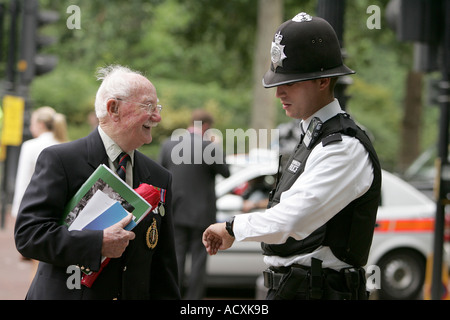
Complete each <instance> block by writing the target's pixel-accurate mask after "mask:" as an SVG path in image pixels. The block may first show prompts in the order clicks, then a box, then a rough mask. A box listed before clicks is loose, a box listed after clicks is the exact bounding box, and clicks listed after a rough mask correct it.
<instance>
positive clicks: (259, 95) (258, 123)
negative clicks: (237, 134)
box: [251, 0, 283, 141]
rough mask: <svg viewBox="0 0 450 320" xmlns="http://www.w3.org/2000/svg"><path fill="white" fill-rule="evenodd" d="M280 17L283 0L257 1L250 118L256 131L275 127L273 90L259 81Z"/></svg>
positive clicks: (268, 57)
mask: <svg viewBox="0 0 450 320" xmlns="http://www.w3.org/2000/svg"><path fill="white" fill-rule="evenodd" d="M282 17H283V0H258V21H257V29H256V45H255V51H254V59H253V104H252V116H251V127H252V128H254V129H256V130H258V129H271V128H274V127H275V117H274V115H275V106H274V89H266V88H264V87H263V86H262V84H261V79H262V77H263V76H264V73H265V72H266V71H267V68H269V66H270V54H269V53H270V43H271V40H272V38H273V35H274V32H275V30H276V29H277V28H278V26H279V25H280V24H281V22H282ZM269 141H270V140H269Z"/></svg>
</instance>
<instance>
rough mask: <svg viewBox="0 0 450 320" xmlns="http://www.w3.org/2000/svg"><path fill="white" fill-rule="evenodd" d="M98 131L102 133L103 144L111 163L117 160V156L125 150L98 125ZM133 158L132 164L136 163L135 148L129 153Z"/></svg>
mask: <svg viewBox="0 0 450 320" xmlns="http://www.w3.org/2000/svg"><path fill="white" fill-rule="evenodd" d="M97 128H98V133H99V134H100V138H101V139H102V141H103V145H104V146H105V150H106V154H107V155H108V158H109V160H110V161H111V163H114V161H116V160H117V157H118V156H119V155H120V154H121V153H122V152H123V150H122V149H121V148H120V147H119V146H118V145H117V143H115V142H114V140H113V139H111V138H110V137H109V136H108V135H107V134H106V133H105V131H103V129H102V128H101V127H100V126H98V127H97ZM128 154H129V155H130V158H131V165H132V166H133V165H134V150H133V151H131V152H129V153H128Z"/></svg>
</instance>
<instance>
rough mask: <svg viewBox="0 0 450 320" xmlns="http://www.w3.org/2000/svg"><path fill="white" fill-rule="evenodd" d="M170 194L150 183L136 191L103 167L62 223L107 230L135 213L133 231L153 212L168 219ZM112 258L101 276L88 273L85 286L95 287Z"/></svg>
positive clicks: (68, 208)
mask: <svg viewBox="0 0 450 320" xmlns="http://www.w3.org/2000/svg"><path fill="white" fill-rule="evenodd" d="M165 195H166V190H164V189H162V188H158V187H154V186H152V185H148V184H146V183H143V184H141V185H140V186H139V187H138V188H136V189H135V190H133V189H132V188H131V187H130V186H128V185H127V184H126V183H125V182H124V181H123V180H122V179H121V178H120V177H118V176H117V175H116V174H115V173H114V172H113V171H112V170H111V169H109V168H108V167H107V166H105V165H104V164H102V165H100V166H99V167H98V168H97V169H96V170H95V171H94V172H93V173H92V175H91V176H90V177H89V178H88V179H87V180H86V182H85V183H84V184H83V185H82V186H81V187H80V189H79V190H78V192H77V193H76V194H75V195H74V196H73V197H72V199H71V200H70V201H69V202H68V204H67V206H66V208H65V210H64V218H63V220H62V223H63V224H65V225H66V226H68V228H69V230H103V229H105V228H108V227H110V226H112V225H113V224H115V223H117V222H119V221H120V220H122V219H123V218H125V217H126V216H127V215H128V212H130V213H132V215H133V220H132V221H131V222H130V223H129V224H128V225H127V226H126V227H125V229H126V230H132V229H133V228H134V227H135V226H136V225H137V224H138V223H139V222H140V221H141V220H142V219H143V218H145V216H146V215H147V214H148V213H149V212H150V211H151V210H157V211H156V212H159V214H161V215H164V203H165ZM109 260H110V259H109V258H105V257H102V263H101V266H100V270H99V271H98V272H93V271H89V272H87V271H85V270H83V273H85V275H84V276H83V278H82V281H81V282H82V284H83V285H85V286H87V287H91V286H92V284H93V283H94V281H95V279H96V278H97V277H98V276H99V274H100V272H101V271H102V270H103V269H104V268H105V267H106V266H107V265H108V262H109Z"/></svg>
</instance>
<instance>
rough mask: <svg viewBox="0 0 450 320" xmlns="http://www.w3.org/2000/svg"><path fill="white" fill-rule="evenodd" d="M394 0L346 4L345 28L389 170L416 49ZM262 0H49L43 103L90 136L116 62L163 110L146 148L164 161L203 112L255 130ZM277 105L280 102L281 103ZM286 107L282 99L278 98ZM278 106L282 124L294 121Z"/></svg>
mask: <svg viewBox="0 0 450 320" xmlns="http://www.w3.org/2000/svg"><path fill="white" fill-rule="evenodd" d="M387 2H388V0H371V1H368V0H352V1H351V2H347V10H346V14H345V27H344V35H345V37H344V47H345V51H346V53H347V55H346V60H345V62H346V64H347V65H348V66H349V67H350V68H352V69H354V70H356V71H357V75H355V76H352V77H351V78H352V79H353V84H352V85H350V86H349V87H348V93H349V94H350V95H351V98H350V100H349V102H348V111H349V112H350V114H352V116H353V117H354V118H355V119H356V120H357V121H358V122H359V123H361V124H362V125H363V126H365V127H366V128H367V129H368V130H369V131H370V132H371V133H372V135H373V137H374V141H375V147H376V149H377V151H378V153H379V156H380V159H381V161H382V163H383V166H385V167H387V168H394V167H395V162H396V159H397V152H398V149H399V148H398V145H399V128H400V121H401V116H402V101H403V94H404V93H403V92H404V83H405V74H406V72H407V70H408V69H409V68H411V64H412V49H411V44H405V43H398V42H397V40H396V38H395V34H394V32H393V31H392V30H390V29H389V27H388V26H387V23H386V21H385V19H384V9H385V7H386V4H387ZM257 3H258V2H257V0H251V1H247V0H227V1H223V0H220V1H219V0H195V1H184V0H129V1H121V0H96V1H89V0H70V1H69V0H63V1H58V2H55V1H51V0H41V1H40V4H41V7H43V8H47V9H52V10H56V11H58V12H59V13H60V16H61V19H60V21H59V22H58V23H57V24H55V25H52V26H49V27H48V32H49V33H51V34H52V35H57V37H58V42H57V44H56V45H53V46H50V47H49V48H48V51H49V52H51V53H53V54H57V55H58V56H59V60H60V62H59V64H58V66H57V68H56V69H55V70H54V71H53V72H51V73H49V74H48V75H46V76H42V77H38V78H36V80H35V81H34V82H33V86H32V90H31V94H32V99H33V101H34V102H35V106H36V107H38V106H41V105H51V106H53V107H54V108H55V109H56V110H58V111H59V112H63V113H65V114H66V115H67V118H68V121H69V128H70V131H69V137H70V138H71V139H76V138H78V137H80V136H83V135H86V134H87V133H88V132H89V131H90V127H89V126H87V125H86V121H87V118H86V117H87V114H88V113H89V112H90V111H91V110H93V103H94V98H95V92H96V90H97V88H98V85H99V83H98V82H96V80H95V71H96V69H97V68H98V67H99V66H105V65H108V64H111V63H118V64H124V65H127V66H129V67H131V68H134V69H137V70H140V71H143V72H144V73H145V74H146V75H147V76H148V77H149V78H150V80H151V81H152V82H153V83H154V84H155V86H156V88H157V90H158V97H159V98H160V101H161V103H162V104H163V107H164V109H163V111H162V119H163V120H162V122H161V123H160V124H159V125H158V127H156V128H154V129H153V136H154V140H153V142H152V144H151V145H149V146H144V147H142V148H141V149H142V151H143V152H145V153H146V154H148V155H149V156H151V157H152V158H156V156H157V154H158V147H159V144H160V143H161V142H162V141H163V140H164V139H165V138H167V137H169V136H170V135H171V133H172V131H173V130H174V129H176V128H185V127H187V126H188V125H189V119H190V113H191V111H192V110H193V109H195V108H206V109H207V110H209V111H210V112H211V113H213V115H214V117H215V119H216V123H215V127H217V128H218V129H220V130H222V131H224V130H225V129H233V128H242V129H244V130H246V129H248V126H249V124H250V119H251V99H252V61H253V50H254V40H255V39H254V38H255V34H256V33H255V28H256V20H257ZM372 4H374V5H378V6H379V7H380V8H381V10H382V11H383V12H382V14H381V17H382V21H381V29H375V30H370V29H368V28H367V27H366V21H367V18H368V17H369V14H367V13H366V9H367V7H368V6H369V5H372ZM69 5H77V6H79V7H80V9H81V29H79V30H77V29H74V30H70V29H68V28H67V26H66V19H67V18H68V17H69V15H70V13H67V12H66V10H67V7H68V6H69ZM316 6H317V1H315V0H305V1H296V0H285V1H284V9H285V11H284V17H285V19H288V18H291V17H293V16H294V15H295V14H297V13H298V12H301V11H306V12H308V13H311V14H315V8H316ZM274 99H276V98H275V97H274ZM276 100H277V101H278V99H276ZM276 105H277V112H276V119H277V124H278V123H280V122H287V121H290V119H289V118H287V117H286V116H285V114H284V111H283V110H282V108H281V107H279V103H277V104H276ZM436 118H437V113H436V111H435V109H431V108H430V109H427V110H425V122H424V125H426V126H427V128H426V130H425V133H424V135H425V136H424V139H423V144H424V145H423V148H424V149H425V148H426V147H427V146H428V145H429V144H430V143H433V141H435V140H434V135H435V133H434V132H433V130H432V128H428V126H431V127H432V126H433V121H435V119H436Z"/></svg>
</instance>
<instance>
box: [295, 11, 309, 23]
mask: <svg viewBox="0 0 450 320" xmlns="http://www.w3.org/2000/svg"><path fill="white" fill-rule="evenodd" d="M311 20H312V17H311V16H310V15H309V14H307V13H305V12H300V13H299V14H297V15H296V16H295V17H293V18H292V21H294V22H305V21H311Z"/></svg>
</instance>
